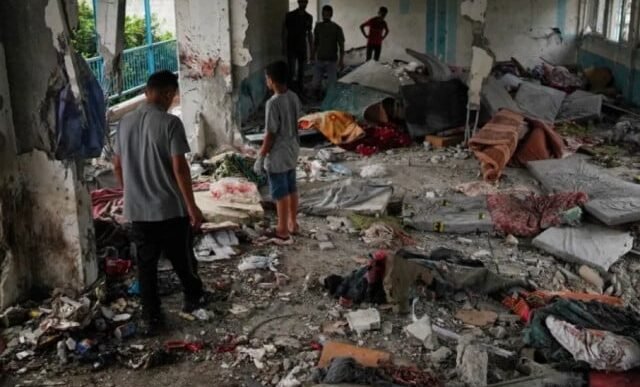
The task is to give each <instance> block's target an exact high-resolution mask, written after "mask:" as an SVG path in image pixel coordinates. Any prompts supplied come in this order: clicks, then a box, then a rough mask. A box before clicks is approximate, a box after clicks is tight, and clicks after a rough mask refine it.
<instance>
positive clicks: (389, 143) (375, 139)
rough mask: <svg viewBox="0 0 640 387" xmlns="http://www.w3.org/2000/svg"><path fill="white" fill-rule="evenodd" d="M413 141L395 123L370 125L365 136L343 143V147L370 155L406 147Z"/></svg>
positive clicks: (363, 154)
mask: <svg viewBox="0 0 640 387" xmlns="http://www.w3.org/2000/svg"><path fill="white" fill-rule="evenodd" d="M411 143H412V140H411V137H410V136H409V134H407V133H406V132H404V131H402V130H401V129H399V128H398V127H396V126H395V125H393V124H380V125H368V126H366V127H365V136H364V137H363V138H361V139H359V140H357V141H354V142H352V143H349V144H342V145H341V146H342V148H344V149H346V150H350V151H355V152H357V153H358V154H360V155H362V156H365V157H369V156H371V155H374V154H376V153H378V152H384V151H386V150H389V149H396V148H404V147H408V146H410V145H411Z"/></svg>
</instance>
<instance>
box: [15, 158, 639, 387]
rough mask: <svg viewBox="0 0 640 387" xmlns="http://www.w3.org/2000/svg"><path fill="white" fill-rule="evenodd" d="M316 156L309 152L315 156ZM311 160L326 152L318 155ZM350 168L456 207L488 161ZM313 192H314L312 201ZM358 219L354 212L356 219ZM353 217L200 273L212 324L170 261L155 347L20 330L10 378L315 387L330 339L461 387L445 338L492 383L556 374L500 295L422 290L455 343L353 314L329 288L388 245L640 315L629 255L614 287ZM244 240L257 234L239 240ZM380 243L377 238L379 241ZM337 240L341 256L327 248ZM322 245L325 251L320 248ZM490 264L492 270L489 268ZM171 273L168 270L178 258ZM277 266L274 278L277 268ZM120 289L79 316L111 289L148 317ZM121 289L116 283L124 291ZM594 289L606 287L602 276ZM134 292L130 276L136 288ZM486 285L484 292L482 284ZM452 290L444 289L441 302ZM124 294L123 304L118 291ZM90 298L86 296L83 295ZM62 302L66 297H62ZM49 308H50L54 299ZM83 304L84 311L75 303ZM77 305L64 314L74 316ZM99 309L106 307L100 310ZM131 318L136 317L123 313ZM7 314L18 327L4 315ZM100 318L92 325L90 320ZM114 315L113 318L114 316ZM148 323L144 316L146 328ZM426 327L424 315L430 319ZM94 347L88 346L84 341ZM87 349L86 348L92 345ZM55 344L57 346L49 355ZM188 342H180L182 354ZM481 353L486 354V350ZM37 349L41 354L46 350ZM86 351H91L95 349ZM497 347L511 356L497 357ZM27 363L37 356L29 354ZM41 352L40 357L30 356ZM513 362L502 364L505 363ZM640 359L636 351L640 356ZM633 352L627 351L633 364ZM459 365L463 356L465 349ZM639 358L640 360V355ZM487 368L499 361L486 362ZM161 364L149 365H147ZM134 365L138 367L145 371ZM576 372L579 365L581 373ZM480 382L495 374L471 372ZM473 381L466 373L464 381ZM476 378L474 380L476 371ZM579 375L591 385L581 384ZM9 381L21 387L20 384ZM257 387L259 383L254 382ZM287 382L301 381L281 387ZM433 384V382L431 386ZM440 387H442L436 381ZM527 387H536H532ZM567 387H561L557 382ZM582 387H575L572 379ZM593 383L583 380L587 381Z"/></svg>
mask: <svg viewBox="0 0 640 387" xmlns="http://www.w3.org/2000/svg"><path fill="white" fill-rule="evenodd" d="M305 153H306V152H305ZM309 153H310V154H314V153H315V152H311V151H309ZM340 157H344V161H343V165H344V166H346V167H347V168H349V169H350V170H351V171H353V172H354V173H357V172H359V171H360V170H362V168H364V167H366V166H371V165H378V164H381V165H384V169H385V170H386V172H387V173H386V174H385V175H384V177H381V178H379V179H381V181H382V182H384V183H391V185H392V186H393V187H394V191H395V192H394V197H393V198H392V199H391V202H393V201H394V200H395V198H396V197H399V196H401V195H402V194H404V195H405V197H415V198H434V197H435V198H444V197H447V196H450V195H456V194H457V195H460V194H459V193H456V192H455V189H454V188H453V187H456V186H457V185H458V184H461V183H467V182H470V181H474V180H477V177H478V168H477V163H476V161H475V160H474V159H473V158H471V157H469V155H468V154H467V153H466V151H461V150H458V149H456V148H452V149H451V150H435V151H434V150H425V148H424V147H422V146H414V147H412V148H407V149H401V150H394V151H388V152H386V153H383V154H378V155H374V156H372V157H371V158H368V159H361V158H360V157H359V156H357V155H355V154H352V153H348V154H343V155H342V156H340ZM621 160H623V163H624V164H625V165H628V166H634V165H635V164H634V162H635V163H637V162H640V160H638V159H637V158H635V159H634V158H633V157H631V158H626V157H621ZM631 171H632V170H631V169H630V168H628V167H619V168H616V169H613V170H608V172H610V173H614V174H616V175H620V176H623V178H625V177H628V176H629V174H630V173H631ZM312 185H313V184H311V183H306V184H305V183H302V187H301V190H302V192H303V194H302V196H303V197H304V192H305V190H306V189H308V187H309V186H312ZM511 188H518V189H531V190H533V191H540V186H539V185H538V184H537V182H536V181H535V179H533V177H532V176H531V175H530V174H529V173H528V172H527V171H526V170H523V169H511V168H510V169H508V170H507V171H506V172H505V176H504V177H503V181H502V183H501V184H500V186H499V189H500V190H505V191H506V190H509V189H511ZM352 218H353V217H352ZM347 219H349V218H342V220H341V218H339V217H337V218H336V217H328V218H327V217H324V216H305V215H302V216H301V218H300V222H301V226H302V228H303V230H305V232H304V234H305V235H304V236H301V237H298V238H296V243H295V245H293V246H290V247H269V246H266V247H256V246H251V245H250V244H249V243H241V245H240V246H239V250H240V251H241V253H240V254H239V255H237V256H236V257H232V258H230V259H227V260H221V261H216V262H214V263H201V264H200V272H201V274H202V276H203V278H204V279H205V283H206V284H207V285H208V287H209V288H211V289H216V290H217V292H218V294H220V297H221V298H224V299H223V300H222V299H221V300H220V301H219V302H216V303H214V304H212V306H211V308H210V310H209V316H208V317H204V316H200V317H202V318H208V321H200V320H198V319H197V318H193V317H192V318H190V319H195V320H194V321H189V320H188V319H185V318H184V316H181V315H180V314H179V313H178V310H179V309H180V302H181V297H180V294H181V293H180V291H179V288H178V287H177V286H178V285H177V279H176V278H175V277H174V276H173V275H172V273H171V271H170V269H169V268H168V267H167V265H161V269H160V270H161V272H162V275H161V282H162V283H163V284H164V286H163V290H164V292H165V294H167V293H168V295H167V296H166V297H165V298H164V300H165V304H164V307H165V310H166V312H167V316H168V321H169V328H168V330H167V332H166V333H164V334H163V335H162V336H160V337H158V338H156V339H140V338H137V337H135V335H134V336H133V337H131V338H124V339H123V341H122V343H119V342H118V340H115V339H108V340H106V339H104V338H105V336H110V335H111V332H110V330H111V329H112V327H114V326H117V325H120V324H121V323H115V322H113V321H108V319H107V318H106V317H104V316H103V317H102V318H100V319H101V320H102V324H105V322H106V325H107V326H108V327H109V328H108V330H107V331H105V332H104V333H100V332H99V331H100V327H99V326H98V325H101V324H100V323H98V319H96V318H94V319H93V320H92V321H90V326H89V327H88V328H86V329H85V330H84V333H77V332H75V331H73V330H68V331H67V330H66V329H61V330H60V331H59V332H58V334H56V336H55V337H51V338H48V339H47V340H46V341H43V340H42V337H40V338H39V339H38V338H36V340H37V341H38V345H37V346H32V345H31V344H30V343H29V341H30V340H32V339H33V337H34V336H33V333H30V331H32V330H33V329H34V328H36V327H37V323H38V322H39V321H40V320H39V319H38V318H36V319H34V320H32V321H31V322H26V323H21V324H18V325H16V326H15V327H13V328H11V329H9V330H6V331H4V337H5V338H7V342H6V343H5V344H7V345H8V349H7V351H6V352H5V354H4V356H3V359H4V360H5V368H6V370H7V371H8V373H9V374H10V375H11V376H9V377H8V378H9V380H13V381H17V382H19V383H20V384H21V385H25V386H26V385H47V386H51V385H65V386H66V385H69V386H93V385H95V386H119V385H131V386H134V385H138V386H142V385H160V384H162V385H176V386H177V385H184V386H186V385H204V384H210V383H212V382H213V381H216V382H215V383H214V384H215V385H219V386H232V385H248V386H254V385H255V386H258V385H259V384H256V383H262V384H263V385H276V384H278V382H280V381H281V379H282V378H285V377H287V375H289V374H290V373H291V371H294V370H296V371H297V372H294V373H293V374H291V375H289V376H290V378H291V379H297V380H299V381H300V382H305V381H306V380H308V378H309V377H310V375H311V374H312V373H313V371H314V370H315V368H316V366H317V364H318V360H319V358H320V354H321V353H322V346H323V345H326V344H327V343H329V342H331V341H334V340H335V341H340V342H347V343H352V344H353V345H356V346H358V347H363V348H373V349H378V350H382V351H386V352H388V353H390V354H392V356H393V358H394V361H395V362H396V363H400V364H402V363H405V364H408V365H412V366H415V367H417V369H419V370H423V371H429V372H430V373H431V375H432V376H433V378H434V380H438V381H439V382H440V383H441V384H443V385H444V384H446V385H453V384H452V383H453V382H458V381H460V380H461V379H460V376H461V375H462V374H461V373H460V372H461V365H456V353H457V351H464V347H461V346H460V345H461V344H459V342H458V340H455V339H451V338H447V337H446V335H447V333H446V332H455V333H456V334H459V335H462V336H464V337H466V336H470V337H471V339H470V340H472V341H473V342H474V343H476V344H478V343H480V344H483V345H485V346H480V347H473V348H474V349H473V350H474V351H477V350H479V351H480V352H483V353H487V352H488V353H489V356H488V368H487V363H485V364H482V356H479V357H477V358H476V356H472V357H473V358H466V359H464V358H463V359H459V361H461V362H465V361H468V362H474V361H476V360H479V359H480V363H481V364H479V365H477V367H481V368H482V367H485V368H486V375H487V376H486V377H487V382H488V383H490V384H491V383H498V382H502V381H507V380H511V379H517V378H522V377H525V376H530V375H537V374H541V375H549V374H550V372H551V369H550V368H548V367H547V366H545V365H542V364H538V363H536V361H535V360H534V358H533V355H532V351H529V350H527V349H526V348H523V347H525V346H524V343H523V328H524V327H525V324H524V323H523V322H522V321H520V318H519V317H518V316H517V315H516V314H514V313H513V312H512V311H510V310H509V309H508V308H507V307H505V306H504V305H502V304H501V302H500V299H499V298H496V297H489V296H487V295H483V294H481V293H478V292H474V291H471V290H468V291H467V290H464V289H461V290H459V291H453V292H449V291H447V290H444V288H443V289H442V290H439V289H438V288H433V289H431V290H426V289H423V288H417V289H416V292H417V293H416V294H415V297H416V298H415V300H416V301H415V315H416V316H417V317H418V318H421V316H428V318H429V320H430V324H431V325H432V326H434V327H435V326H437V327H440V328H443V331H444V332H445V334H444V335H443V334H442V333H440V334H439V333H438V332H435V331H433V330H432V329H427V331H426V332H422V331H421V330H420V329H418V332H419V333H418V335H422V334H426V336H420V338H421V339H422V342H421V341H420V340H419V339H416V338H415V337H412V335H411V334H409V333H407V330H406V328H407V326H409V325H410V324H412V318H413V316H412V314H411V313H409V314H397V313H395V312H394V311H393V308H392V307H391V306H390V305H385V304H383V305H372V304H367V303H363V304H361V305H354V306H353V307H351V308H349V307H344V306H342V305H341V304H344V302H339V301H338V300H336V299H334V298H333V297H331V296H330V295H329V294H328V293H327V291H326V290H325V289H324V286H323V284H322V283H321V280H322V279H323V278H324V277H326V276H328V275H330V274H340V275H346V274H348V273H350V272H351V271H352V270H354V269H357V268H359V267H361V266H362V265H363V264H364V263H365V262H366V259H367V255H368V254H369V253H373V252H375V251H377V250H378V249H380V248H386V249H388V250H387V251H390V253H389V254H393V253H392V252H391V251H394V249H396V248H400V247H401V246H402V245H403V244H407V245H412V244H415V246H414V247H415V248H416V249H417V250H419V251H423V252H425V253H429V252H432V251H434V250H436V249H440V248H448V249H452V250H456V251H458V252H459V253H460V258H462V259H468V260H473V261H475V262H478V265H481V264H482V265H484V267H486V268H489V269H490V270H491V271H493V272H495V273H498V274H501V275H504V276H507V277H512V278H516V279H522V280H524V281H525V283H527V282H528V284H529V285H534V286H535V287H536V289H544V290H547V291H559V292H563V291H573V292H586V293H587V294H600V293H601V292H602V291H603V290H605V289H606V288H608V287H609V286H610V285H612V284H613V285H616V284H618V285H619V286H614V288H615V292H619V293H620V295H621V296H622V298H623V300H624V303H625V304H626V305H629V306H632V307H633V308H634V310H638V308H639V307H640V305H639V304H638V296H637V291H640V289H639V288H638V286H640V283H639V281H638V280H639V279H640V273H639V272H640V257H637V256H634V255H632V254H630V255H627V256H626V257H625V258H624V259H622V260H621V261H620V262H618V263H616V264H614V265H613V267H612V268H611V270H610V274H608V275H606V276H605V275H597V274H596V276H597V277H599V278H598V279H597V280H596V281H602V282H603V283H604V286H602V284H601V285H600V286H599V287H598V286H596V285H594V284H593V283H590V282H587V281H585V280H584V279H582V277H581V275H580V273H581V272H580V270H579V269H580V265H576V264H571V263H568V262H565V261H563V260H561V259H556V258H554V257H552V256H551V255H549V254H545V253H543V252H541V251H539V250H537V249H536V248H534V247H532V245H531V240H530V239H527V238H514V237H509V238H505V237H503V236H497V235H493V233H480V234H476V233H474V234H465V235H456V234H448V233H432V232H418V231H416V230H412V229H403V233H404V234H403V236H402V237H400V236H398V234H397V233H394V232H392V233H391V235H390V236H391V237H390V239H385V238H384V235H383V234H381V235H382V237H381V239H380V241H382V242H378V243H381V245H375V243H374V244H367V243H365V242H363V240H362V238H361V235H362V233H361V231H363V230H358V228H357V226H358V224H364V225H366V224H370V223H371V222H377V221H381V222H384V223H385V224H388V225H389V226H390V227H391V229H392V230H393V229H394V227H397V225H399V224H400V218H399V217H396V216H388V217H381V218H378V219H376V218H375V217H372V218H366V217H362V216H359V217H355V218H353V219H354V220H356V222H355V223H353V222H351V221H350V220H347ZM238 235H240V239H241V241H243V240H245V239H244V238H245V235H246V234H245V233H244V232H242V231H241V232H239V233H238ZM374 239H375V238H374ZM327 241H330V242H331V244H332V245H333V247H331V246H330V245H329V246H325V243H323V242H327ZM320 244H322V248H320V247H319V246H320ZM253 255H267V256H268V255H271V256H277V261H274V262H273V268H272V270H269V269H268V268H267V269H265V270H246V271H240V270H239V269H238V265H239V263H240V262H241V261H242V260H243V258H245V257H248V256H253ZM480 263H481V264H480ZM167 264H168V263H167ZM274 270H275V271H274ZM108 278H109V279H110V280H109V284H110V285H109V286H107V287H102V288H99V289H95V290H93V291H92V292H90V293H88V294H87V295H86V296H87V297H89V299H90V300H91V304H90V305H91V306H90V307H89V308H90V309H87V310H82V308H84V307H80V308H79V309H80V311H78V310H76V311H75V312H74V311H71V312H73V313H77V315H75V314H74V315H70V317H69V318H70V319H71V318H72V317H71V316H73V317H76V316H79V315H80V313H81V312H82V313H84V315H85V316H86V315H93V316H98V315H100V314H101V313H102V312H96V311H95V309H96V307H95V299H96V297H97V296H98V295H99V294H100V292H105V291H106V292H107V293H108V295H104V296H103V297H108V298H105V300H108V301H107V302H106V303H105V304H104V306H105V307H107V308H109V309H111V311H112V312H111V313H112V314H113V313H115V314H116V316H118V314H120V317H114V316H113V315H111V316H110V317H111V318H112V320H113V319H114V318H115V319H118V318H120V319H122V320H123V321H125V320H127V317H128V316H127V315H126V314H127V313H132V314H135V312H136V311H137V299H136V298H135V297H132V296H128V295H127V287H126V285H124V287H119V286H117V285H116V284H117V282H115V281H112V280H111V279H112V278H113V276H109V277H108ZM112 282H113V284H112ZM591 282H594V281H591ZM124 283H125V284H126V283H130V280H129V281H125V282H124ZM479 286H480V285H479ZM440 292H442V293H440ZM119 295H121V296H122V298H119V297H118V296H119ZM70 298H71V299H76V300H77V299H79V297H77V296H76V297H73V296H71V297H70ZM57 300H58V301H57V302H62V303H64V299H63V301H60V298H58V299H57ZM40 305H41V304H40V303H36V302H34V303H31V304H25V305H23V307H25V308H27V312H28V313H29V316H28V317H36V315H38V314H42V313H45V314H46V313H47V311H46V310H45V309H42V307H40ZM44 305H45V306H44V307H46V305H47V304H46V303H45V304H44ZM369 308H374V309H375V310H377V311H378V313H379V322H378V323H374V324H373V325H372V328H374V329H372V330H368V329H364V328H363V329H364V330H365V332H363V333H362V334H361V335H358V334H357V333H355V332H354V331H353V330H352V329H350V327H349V323H348V322H347V315H348V314H349V313H350V312H351V311H352V310H360V309H369ZM69 309H71V307H70V308H69ZM66 310H68V309H64V308H63V312H64V311H66ZM98 310H99V308H98ZM122 314H124V316H123V315H122ZM5 319H6V318H5ZM90 320H91V319H90ZM105 320H106V321H105ZM134 321H135V319H134ZM421 321H423V320H421ZM67 336H68V337H73V338H74V339H75V340H76V341H77V344H76V349H75V353H74V352H71V351H68V350H66V351H64V350H63V351H62V352H64V353H68V355H65V356H64V358H65V359H68V363H67V364H62V360H61V359H60V358H59V357H60V356H59V355H58V354H59V353H60V350H56V345H57V344H56V343H58V342H59V341H60V340H61V339H62V338H64V337H67ZM82 340H88V341H85V342H83V341H82ZM93 340H97V342H96V343H95V347H94V348H87V351H86V353H84V354H82V353H81V352H82V351H80V350H78V346H79V345H87V346H88V347H90V346H91V344H88V343H90V342H91V341H93ZM169 341H178V342H179V343H182V344H185V343H187V344H194V343H197V344H195V345H192V346H190V347H189V346H187V348H186V349H184V348H183V349H171V350H169V351H167V352H166V353H165V352H163V351H159V350H161V349H162V348H164V346H165V345H166V343H167V342H169ZM47 347H48V348H47ZM176 347H178V345H176ZM478 348H479V349H478ZM32 350H34V351H35V352H36V353H37V355H33V352H30V351H32ZM83 351H84V350H83ZM494 352H498V354H496V353H494ZM21 354H24V356H26V357H25V358H24V359H18V358H16V356H18V357H21V356H22V355H21ZM30 354H31V356H29V355H30ZM500 354H502V356H500ZM631 355H633V354H631ZM631 355H628V356H631ZM458 356H461V355H460V354H459V353H458ZM635 361H637V359H635ZM485 362H486V359H485ZM145 367H149V369H144V368H145ZM135 368H139V369H137V370H135ZM572 368H575V367H572ZM462 372H463V373H464V372H468V373H471V374H470V375H474V373H476V374H475V375H477V373H478V372H479V373H480V374H482V373H483V371H482V370H481V369H480V370H478V369H475V368H473V367H471V368H469V369H468V370H467V371H462ZM462 376H463V377H464V375H462ZM468 377H473V376H468ZM578 379H579V378H578ZM7 383H10V382H7ZM252 383H253V384H252ZM281 385H297V384H295V383H293V384H281ZM418 385H420V384H418ZM430 385H438V384H436V383H435V382H434V383H433V384H430ZM522 385H528V384H522ZM558 385H560V384H558ZM562 385H570V384H562ZM575 385H581V384H579V383H578V384H575Z"/></svg>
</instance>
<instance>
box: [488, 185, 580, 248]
mask: <svg viewBox="0 0 640 387" xmlns="http://www.w3.org/2000/svg"><path fill="white" fill-rule="evenodd" d="M588 200H589V197H588V196H587V194H585V193H583V192H570V193H560V194H555V195H548V196H538V195H534V194H529V195H526V196H525V195H505V194H492V195H488V196H487V206H488V207H489V211H490V213H491V219H492V220H493V224H494V227H495V229H496V231H498V232H500V233H503V234H505V235H515V236H521V237H534V236H536V235H538V234H539V233H540V232H541V231H542V230H545V229H547V228H549V227H553V226H559V225H560V224H562V223H563V218H562V214H563V213H564V212H565V211H567V210H570V209H572V208H574V207H576V206H582V205H584V204H585V203H586V202H587V201H588Z"/></svg>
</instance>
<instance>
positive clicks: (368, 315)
mask: <svg viewBox="0 0 640 387" xmlns="http://www.w3.org/2000/svg"><path fill="white" fill-rule="evenodd" d="M346 318H347V322H348V323H349V328H351V330H352V331H355V332H356V333H357V334H358V336H361V335H362V334H363V333H365V332H367V331H371V330H376V329H380V312H378V310H377V309H373V308H371V309H362V310H357V311H355V312H350V313H347V315H346Z"/></svg>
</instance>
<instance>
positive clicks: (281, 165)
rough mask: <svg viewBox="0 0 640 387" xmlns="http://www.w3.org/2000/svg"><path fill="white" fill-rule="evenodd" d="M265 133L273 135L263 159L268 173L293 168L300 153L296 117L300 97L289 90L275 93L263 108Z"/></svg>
mask: <svg viewBox="0 0 640 387" xmlns="http://www.w3.org/2000/svg"><path fill="white" fill-rule="evenodd" d="M265 109H266V110H265V133H271V134H273V135H274V140H273V147H272V148H271V150H270V151H269V154H268V155H267V157H266V160H265V169H266V170H267V172H268V173H282V172H287V171H289V170H291V169H295V168H296V166H297V165H298V155H299V154H300V138H299V137H298V119H299V118H300V116H301V115H302V114H301V111H302V107H301V104H300V99H299V98H298V96H297V95H296V94H295V93H294V92H293V91H291V90H287V92H286V93H284V94H275V95H274V96H272V97H271V98H270V99H269V100H268V101H267V105H266V108H265Z"/></svg>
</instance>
